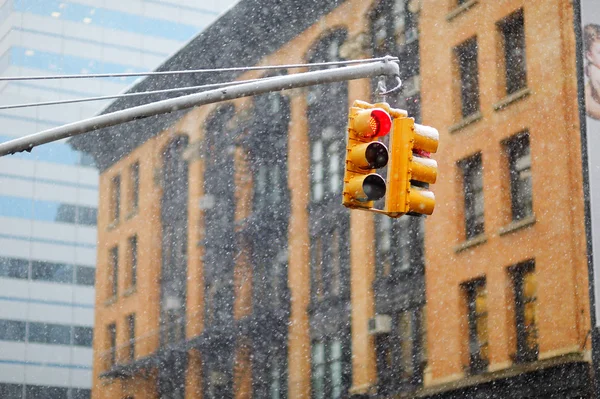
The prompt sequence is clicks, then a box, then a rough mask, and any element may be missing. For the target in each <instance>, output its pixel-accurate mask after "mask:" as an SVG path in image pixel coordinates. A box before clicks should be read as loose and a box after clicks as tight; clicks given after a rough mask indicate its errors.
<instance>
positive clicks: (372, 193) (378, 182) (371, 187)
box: [363, 174, 385, 201]
mask: <svg viewBox="0 0 600 399" xmlns="http://www.w3.org/2000/svg"><path fill="white" fill-rule="evenodd" d="M363 191H364V193H365V195H366V196H367V199H368V201H376V200H378V199H381V198H383V197H385V180H383V177H381V176H379V175H377V174H370V175H369V176H367V177H365V180H363Z"/></svg>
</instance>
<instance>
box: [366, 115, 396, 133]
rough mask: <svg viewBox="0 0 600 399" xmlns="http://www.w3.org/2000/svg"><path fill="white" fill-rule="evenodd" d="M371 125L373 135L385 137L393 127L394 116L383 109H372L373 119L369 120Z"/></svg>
mask: <svg viewBox="0 0 600 399" xmlns="http://www.w3.org/2000/svg"><path fill="white" fill-rule="evenodd" d="M369 126H370V127H371V132H372V134H371V137H383V136H385V135H386V134H388V133H389V132H390V129H391V128H392V118H390V115H389V114H388V113H387V112H385V111H384V110H382V109H374V110H373V111H371V119H370V120H369Z"/></svg>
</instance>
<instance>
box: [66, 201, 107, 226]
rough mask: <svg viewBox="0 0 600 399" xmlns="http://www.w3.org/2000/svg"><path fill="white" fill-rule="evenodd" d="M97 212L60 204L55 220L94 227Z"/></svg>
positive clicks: (90, 208)
mask: <svg viewBox="0 0 600 399" xmlns="http://www.w3.org/2000/svg"><path fill="white" fill-rule="evenodd" d="M97 214H98V210H97V209H96V208H92V207H88V206H78V205H71V204H60V205H59V207H58V211H57V212H56V217H55V220H56V221H57V222H62V223H78V224H81V225H86V226H95V225H96V217H97Z"/></svg>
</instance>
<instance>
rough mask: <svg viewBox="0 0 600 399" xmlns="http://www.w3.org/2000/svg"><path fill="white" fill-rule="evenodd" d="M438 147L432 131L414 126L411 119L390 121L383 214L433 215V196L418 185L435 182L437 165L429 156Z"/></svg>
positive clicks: (431, 129) (396, 215) (436, 138)
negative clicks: (391, 125) (386, 190)
mask: <svg viewBox="0 0 600 399" xmlns="http://www.w3.org/2000/svg"><path fill="white" fill-rule="evenodd" d="M438 144H439V133H438V131H437V130H436V129H434V128H432V127H429V126H423V125H419V124H416V123H415V121H414V119H413V118H397V119H394V125H393V131H392V138H391V143H390V153H391V155H390V164H389V166H388V195H387V196H386V202H385V209H384V212H385V213H386V214H387V215H389V216H391V217H400V216H402V215H404V214H406V213H413V214H425V215H431V214H432V213H433V209H434V207H435V196H434V194H433V192H431V191H429V190H428V189H426V188H422V187H420V186H421V185H422V184H424V185H427V184H433V183H435V181H436V179H437V162H436V161H435V160H433V159H431V158H430V157H429V156H430V154H431V153H434V152H436V151H437V149H438ZM416 184H418V185H419V186H417V185H416Z"/></svg>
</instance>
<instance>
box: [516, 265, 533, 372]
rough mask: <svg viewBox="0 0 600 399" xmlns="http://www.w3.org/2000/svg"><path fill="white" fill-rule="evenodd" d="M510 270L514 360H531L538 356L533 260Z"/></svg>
mask: <svg viewBox="0 0 600 399" xmlns="http://www.w3.org/2000/svg"><path fill="white" fill-rule="evenodd" d="M509 270H510V272H511V277H512V282H513V290H514V295H515V324H516V330H517V353H516V355H515V361H516V362H531V361H534V360H537V357H538V330H537V324H536V309H535V308H536V302H537V282H536V276H535V264H534V262H533V261H529V262H525V263H522V264H519V265H516V266H514V267H512V268H510V269H509Z"/></svg>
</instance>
